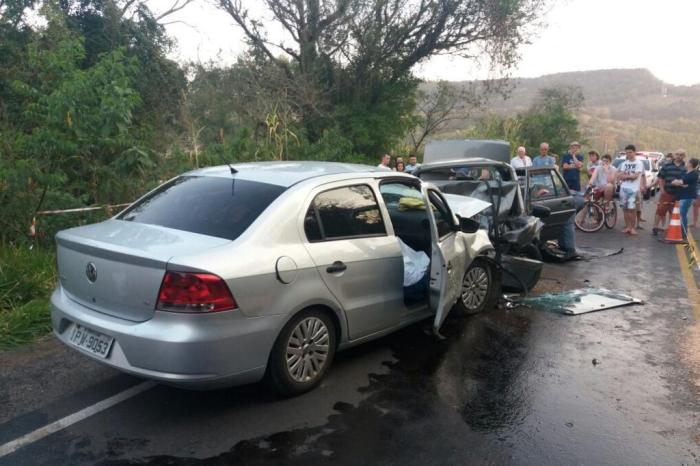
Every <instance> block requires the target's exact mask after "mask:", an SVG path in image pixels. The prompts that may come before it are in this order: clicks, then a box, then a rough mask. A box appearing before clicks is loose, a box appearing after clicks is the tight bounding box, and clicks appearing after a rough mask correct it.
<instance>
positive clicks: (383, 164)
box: [377, 154, 391, 171]
mask: <svg viewBox="0 0 700 466" xmlns="http://www.w3.org/2000/svg"><path fill="white" fill-rule="evenodd" d="M390 164H391V155H389V154H384V155H382V159H381V161H380V162H379V165H377V168H379V169H382V170H387V171H391V166H390Z"/></svg>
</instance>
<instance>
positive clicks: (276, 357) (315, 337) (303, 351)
mask: <svg viewBox="0 0 700 466" xmlns="http://www.w3.org/2000/svg"><path fill="white" fill-rule="evenodd" d="M335 342H336V334H335V327H334V326H333V322H332V321H331V319H330V318H329V317H328V315H327V314H326V313H325V312H323V311H321V310H318V309H308V310H306V311H303V312H301V313H299V314H297V315H296V316H294V317H293V318H292V320H290V321H289V322H288V323H287V325H285V326H284V328H283V329H282V331H281V332H280V334H279V336H278V337H277V340H276V341H275V345H274V346H273V347H272V352H271V353H270V359H269V361H268V367H267V374H266V376H267V382H268V385H269V386H270V387H271V388H272V389H273V390H274V391H276V392H277V393H279V394H280V395H282V396H295V395H300V394H302V393H304V392H307V391H309V390H311V389H312V388H314V387H316V385H318V384H319V383H320V382H321V379H322V378H323V376H324V375H325V374H326V372H327V371H328V368H329V367H330V365H331V362H333V356H334V355H335Z"/></svg>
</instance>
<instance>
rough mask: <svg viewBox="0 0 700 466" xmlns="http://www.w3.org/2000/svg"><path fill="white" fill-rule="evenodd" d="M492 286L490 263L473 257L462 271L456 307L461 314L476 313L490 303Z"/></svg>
mask: <svg viewBox="0 0 700 466" xmlns="http://www.w3.org/2000/svg"><path fill="white" fill-rule="evenodd" d="M494 288H495V285H494V274H493V269H492V267H491V265H490V264H489V263H488V262H486V261H485V260H482V259H475V260H474V262H472V265H471V266H469V268H468V269H467V271H466V272H465V273H464V278H463V279H462V291H461V293H460V296H459V299H458V300H457V307H458V308H459V310H460V311H461V312H462V313H463V314H467V315H470V314H478V313H479V312H481V311H483V310H484V309H485V308H486V307H487V306H488V305H490V304H492V302H493V296H494V294H495V292H494Z"/></svg>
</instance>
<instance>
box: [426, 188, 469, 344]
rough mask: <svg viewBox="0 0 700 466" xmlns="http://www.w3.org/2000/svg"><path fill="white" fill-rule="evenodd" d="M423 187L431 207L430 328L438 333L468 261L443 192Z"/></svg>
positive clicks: (429, 216) (457, 293)
mask: <svg viewBox="0 0 700 466" xmlns="http://www.w3.org/2000/svg"><path fill="white" fill-rule="evenodd" d="M422 190H423V197H424V199H425V200H426V202H427V205H429V206H430V209H428V222H429V224H430V236H431V242H432V250H431V258H430V307H431V308H432V309H433V310H434V311H435V320H434V321H433V331H434V332H435V333H437V332H438V331H439V330H440V327H441V326H442V323H443V322H444V321H445V318H446V317H447V314H448V313H449V311H450V309H451V308H452V306H453V305H454V303H455V302H457V299H458V298H459V295H460V293H461V291H462V280H463V278H464V273H465V271H466V264H467V260H466V259H467V258H466V248H465V245H464V242H463V241H462V239H461V238H460V236H459V235H458V234H457V231H459V229H458V225H457V219H456V218H455V216H454V214H453V213H452V211H451V210H450V208H449V206H448V204H447V201H446V200H445V198H444V197H443V196H442V194H441V193H440V192H439V191H438V190H437V189H436V188H433V187H430V186H429V185H426V184H424V185H423V188H422Z"/></svg>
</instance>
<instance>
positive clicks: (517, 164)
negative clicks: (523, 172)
mask: <svg viewBox="0 0 700 466" xmlns="http://www.w3.org/2000/svg"><path fill="white" fill-rule="evenodd" d="M510 166H511V167H513V168H524V167H531V166H532V160H530V157H528V156H527V154H526V153H525V148H524V147H523V146H520V147H518V156H517V157H513V159H512V160H511V161H510Z"/></svg>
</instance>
